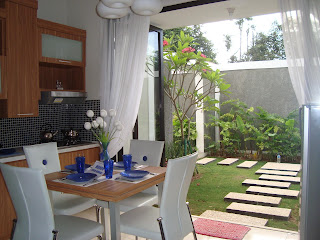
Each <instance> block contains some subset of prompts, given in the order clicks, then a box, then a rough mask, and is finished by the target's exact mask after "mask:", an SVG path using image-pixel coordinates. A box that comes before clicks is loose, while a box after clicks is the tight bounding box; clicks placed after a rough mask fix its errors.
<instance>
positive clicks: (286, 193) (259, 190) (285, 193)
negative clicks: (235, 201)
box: [246, 186, 299, 198]
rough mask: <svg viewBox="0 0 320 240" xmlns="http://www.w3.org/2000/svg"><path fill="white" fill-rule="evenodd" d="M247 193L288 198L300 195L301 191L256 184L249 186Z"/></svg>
mask: <svg viewBox="0 0 320 240" xmlns="http://www.w3.org/2000/svg"><path fill="white" fill-rule="evenodd" d="M246 193H249V194H259V195H265V196H274V197H287V198H298V197H299V191H296V190H288V189H278V188H268V187H256V186H251V187H249V188H248V189H247V190H246Z"/></svg>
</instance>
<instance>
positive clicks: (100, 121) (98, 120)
mask: <svg viewBox="0 0 320 240" xmlns="http://www.w3.org/2000/svg"><path fill="white" fill-rule="evenodd" d="M96 122H97V123H98V124H99V125H100V126H101V124H102V126H103V119H102V117H97V118H96Z"/></svg>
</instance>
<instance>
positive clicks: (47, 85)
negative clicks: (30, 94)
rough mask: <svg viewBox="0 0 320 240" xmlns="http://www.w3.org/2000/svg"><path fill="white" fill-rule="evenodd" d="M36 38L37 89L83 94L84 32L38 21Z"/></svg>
mask: <svg viewBox="0 0 320 240" xmlns="http://www.w3.org/2000/svg"><path fill="white" fill-rule="evenodd" d="M38 38H39V49H38V52H39V84H40V90H41V91H53V90H54V91H56V90H63V91H80V92H84V91H85V65H86V61H85V60H86V31H85V30H82V29H78V28H74V27H70V26H66V25H62V24H58V23H54V22H50V21H46V20H42V19H38ZM57 82H60V83H61V86H57Z"/></svg>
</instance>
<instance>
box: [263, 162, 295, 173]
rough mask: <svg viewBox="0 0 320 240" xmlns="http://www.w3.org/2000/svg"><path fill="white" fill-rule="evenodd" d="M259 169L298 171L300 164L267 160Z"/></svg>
mask: <svg viewBox="0 0 320 240" xmlns="http://www.w3.org/2000/svg"><path fill="white" fill-rule="evenodd" d="M261 169H268V170H280V171H293V172H300V170H301V164H293V163H273V162H268V163H266V164H265V165H263V166H262V167H261Z"/></svg>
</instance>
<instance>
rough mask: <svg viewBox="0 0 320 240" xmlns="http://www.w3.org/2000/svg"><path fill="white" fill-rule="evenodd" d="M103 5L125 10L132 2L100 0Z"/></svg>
mask: <svg viewBox="0 0 320 240" xmlns="http://www.w3.org/2000/svg"><path fill="white" fill-rule="evenodd" d="M101 1H102V3H103V4H104V5H106V6H107V7H110V8H127V7H130V6H131V5H132V3H133V0H101Z"/></svg>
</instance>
